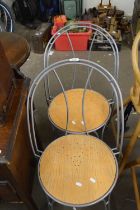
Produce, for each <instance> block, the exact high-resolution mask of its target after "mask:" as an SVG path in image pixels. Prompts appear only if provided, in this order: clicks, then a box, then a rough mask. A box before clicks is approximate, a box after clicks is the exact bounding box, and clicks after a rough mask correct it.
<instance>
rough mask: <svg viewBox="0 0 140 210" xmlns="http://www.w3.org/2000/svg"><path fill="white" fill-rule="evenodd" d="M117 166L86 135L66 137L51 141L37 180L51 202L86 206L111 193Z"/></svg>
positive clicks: (107, 151) (110, 154) (99, 144)
mask: <svg viewBox="0 0 140 210" xmlns="http://www.w3.org/2000/svg"><path fill="white" fill-rule="evenodd" d="M117 176H118V166H117V162H116V158H115V156H114V154H113V152H112V150H111V149H110V148H109V147H108V146H107V145H106V144H105V143H104V142H103V141H101V140H99V139H97V138H95V137H93V136H88V135H67V136H63V137H60V138H58V139H57V140H55V141H53V142H52V143H51V144H50V145H49V146H48V147H47V148H46V150H45V151H44V152H43V154H42V156H41V159H40V163H39V180H40V183H41V185H42V187H43V189H44V191H45V192H46V193H47V194H48V195H49V196H50V197H52V198H53V199H54V200H55V201H57V202H59V203H63V204H65V205H69V206H88V205H92V204H94V203H95V202H97V201H99V200H101V199H103V198H104V197H105V196H107V195H108V194H109V193H110V192H111V191H112V189H113V187H114V185H115V183H116V180H117Z"/></svg>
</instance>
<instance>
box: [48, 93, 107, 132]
mask: <svg viewBox="0 0 140 210" xmlns="http://www.w3.org/2000/svg"><path fill="white" fill-rule="evenodd" d="M83 92H84V89H71V90H68V91H65V94H66V96H67V101H68V127H67V130H68V131H69V132H85V131H94V130H97V129H99V128H100V127H102V126H103V125H104V124H105V123H106V122H107V120H108V118H109V115H110V107H109V103H108V101H107V99H106V98H105V97H104V96H103V95H101V94H99V93H98V92H95V91H93V90H86V94H85V98H84V117H85V125H84V119H83V115H82V99H83ZM48 114H49V118H50V120H51V122H52V123H53V124H54V126H56V127H57V128H59V129H61V130H66V124H67V108H66V101H65V97H64V94H63V93H61V94H59V95H57V96H56V97H55V98H54V99H53V100H52V102H51V104H50V107H49V111H48ZM85 126H86V128H85Z"/></svg>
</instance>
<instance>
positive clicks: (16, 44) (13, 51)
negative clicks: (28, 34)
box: [0, 32, 30, 68]
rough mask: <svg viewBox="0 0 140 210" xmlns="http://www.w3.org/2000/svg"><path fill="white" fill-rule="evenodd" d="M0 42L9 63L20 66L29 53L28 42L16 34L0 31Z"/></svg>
mask: <svg viewBox="0 0 140 210" xmlns="http://www.w3.org/2000/svg"><path fill="white" fill-rule="evenodd" d="M0 42H1V44H2V45H3V48H4V51H5V55H6V57H7V59H8V61H9V63H10V64H11V65H14V66H16V67H17V68H19V67H21V66H22V64H23V63H25V61H26V60H27V58H28V57H29V55H30V46H29V44H28V42H27V41H26V39H24V38H23V37H22V36H20V35H18V34H15V33H9V32H1V33H0Z"/></svg>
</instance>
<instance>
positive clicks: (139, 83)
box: [120, 32, 140, 210]
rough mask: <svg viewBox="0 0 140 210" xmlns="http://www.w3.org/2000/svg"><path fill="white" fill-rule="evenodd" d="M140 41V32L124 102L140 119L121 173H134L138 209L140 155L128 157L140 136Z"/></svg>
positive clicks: (135, 41)
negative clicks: (139, 54) (127, 92)
mask: <svg viewBox="0 0 140 210" xmlns="http://www.w3.org/2000/svg"><path fill="white" fill-rule="evenodd" d="M139 42H140V32H139V33H138V34H137V35H136V37H135V40H134V43H133V47H132V64H133V71H134V85H133V86H132V88H131V90H130V96H129V97H128V98H127V99H126V101H125V102H124V106H129V105H132V106H133V107H134V109H135V110H136V113H137V115H138V121H137V124H136V127H135V129H134V131H133V134H132V136H131V138H130V141H129V143H128V145H127V147H126V149H125V151H124V155H123V158H122V161H121V164H120V174H122V172H123V171H124V170H125V169H128V168H130V169H131V173H132V179H133V185H134V191H135V198H136V203H137V209H138V210H140V194H139V190H138V182H137V177H136V168H137V167H140V156H139V157H138V158H136V159H135V160H133V161H131V162H128V158H129V157H130V155H131V154H132V151H133V148H134V146H135V144H136V142H137V140H138V138H139V136H140V118H139V114H140V69H139V65H138V48H139Z"/></svg>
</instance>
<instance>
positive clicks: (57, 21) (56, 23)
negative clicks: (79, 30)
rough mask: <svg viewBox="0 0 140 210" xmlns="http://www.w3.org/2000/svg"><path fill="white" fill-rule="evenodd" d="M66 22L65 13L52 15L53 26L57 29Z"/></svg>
mask: <svg viewBox="0 0 140 210" xmlns="http://www.w3.org/2000/svg"><path fill="white" fill-rule="evenodd" d="M66 22H67V18H66V16H65V15H59V16H55V17H54V26H56V27H57V30H59V29H60V28H62V27H63V26H64V25H65V24H66Z"/></svg>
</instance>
